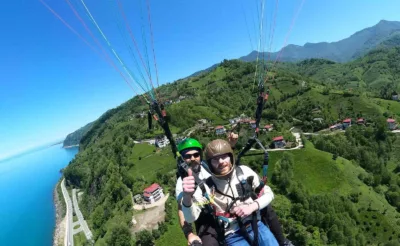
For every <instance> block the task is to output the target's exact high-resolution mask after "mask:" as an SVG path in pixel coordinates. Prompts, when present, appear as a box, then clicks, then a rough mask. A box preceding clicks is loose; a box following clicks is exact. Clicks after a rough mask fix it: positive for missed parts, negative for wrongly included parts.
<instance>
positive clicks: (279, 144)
mask: <svg viewBox="0 0 400 246" xmlns="http://www.w3.org/2000/svg"><path fill="white" fill-rule="evenodd" d="M272 141H274V146H275V148H276V149H278V148H283V147H285V145H286V142H285V139H284V138H283V136H278V137H274V138H273V139H272Z"/></svg>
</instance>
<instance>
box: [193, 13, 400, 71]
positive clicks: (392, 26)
mask: <svg viewBox="0 0 400 246" xmlns="http://www.w3.org/2000/svg"><path fill="white" fill-rule="evenodd" d="M397 45H400V22H399V21H387V20H381V21H380V22H379V23H378V24H376V25H375V26H372V27H368V28H365V29H363V30H361V31H358V32H356V33H354V34H353V35H351V36H350V37H348V38H345V39H342V40H339V41H337V42H331V43H328V42H319V43H306V44H305V45H303V46H300V45H294V44H289V45H287V46H286V47H284V48H283V49H282V50H280V51H277V52H271V53H270V52H264V53H263V52H257V51H252V52H251V53H249V54H248V55H246V56H242V57H240V58H239V60H242V61H247V62H251V61H255V60H257V55H258V56H259V58H262V57H264V59H265V60H276V58H277V57H278V55H279V53H280V52H281V54H280V55H279V61H283V62H298V61H302V60H305V59H310V58H322V59H327V60H331V61H335V62H341V63H343V62H348V61H352V60H354V59H357V58H359V57H361V56H363V55H365V54H366V53H368V51H370V50H372V49H374V48H378V47H381V46H383V47H393V46H397ZM217 65H218V64H214V65H213V66H211V67H209V68H206V69H204V70H201V71H198V72H195V73H193V74H192V75H190V76H189V77H193V76H197V75H200V74H201V73H204V72H209V71H211V70H213V69H215V68H216V66H217Z"/></svg>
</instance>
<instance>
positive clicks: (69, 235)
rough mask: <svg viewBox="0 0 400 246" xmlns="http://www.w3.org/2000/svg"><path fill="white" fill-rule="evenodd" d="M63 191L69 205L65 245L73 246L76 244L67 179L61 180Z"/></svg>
mask: <svg viewBox="0 0 400 246" xmlns="http://www.w3.org/2000/svg"><path fill="white" fill-rule="evenodd" d="M61 191H62V193H63V196H64V200H65V204H66V205H67V212H66V215H65V216H66V217H67V221H66V223H67V225H66V226H65V237H64V245H65V246H73V245H74V236H73V231H72V228H73V227H72V215H73V213H72V202H71V198H70V197H69V194H68V191H67V188H65V179H63V180H62V182H61Z"/></svg>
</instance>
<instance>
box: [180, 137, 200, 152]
mask: <svg viewBox="0 0 400 246" xmlns="http://www.w3.org/2000/svg"><path fill="white" fill-rule="evenodd" d="M191 148H197V149H199V150H200V151H202V149H203V146H201V143H199V141H197V140H196V139H194V138H186V139H185V140H183V141H182V142H180V143H179V144H178V151H179V153H181V152H182V151H183V150H185V149H191Z"/></svg>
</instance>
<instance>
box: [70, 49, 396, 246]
mask: <svg viewBox="0 0 400 246" xmlns="http://www.w3.org/2000/svg"><path fill="white" fill-rule="evenodd" d="M399 53H400V50H399V48H392V49H379V50H376V51H373V52H371V53H369V54H368V55H367V56H365V57H362V58H360V59H359V60H357V61H354V62H351V63H347V64H343V65H342V64H336V63H334V62H330V61H325V60H316V59H313V60H307V61H304V62H301V63H298V64H280V66H278V68H272V67H271V66H270V64H269V65H268V66H267V67H268V73H267V80H266V87H268V88H269V89H270V98H269V101H268V103H267V105H266V107H265V110H264V112H263V115H262V122H261V124H260V125H261V126H264V125H266V124H273V125H274V131H272V132H271V134H275V135H279V134H282V135H284V136H286V135H285V134H286V133H287V132H288V130H289V129H290V128H292V127H293V126H296V127H297V128H300V129H301V130H303V131H304V132H315V131H319V130H322V129H325V128H327V127H329V126H330V125H331V124H334V123H336V122H341V121H342V120H343V119H344V118H352V119H354V120H356V119H357V118H359V117H363V118H365V119H366V122H367V123H368V125H364V126H352V127H350V128H347V129H346V131H345V132H344V133H341V132H337V133H335V134H332V135H329V136H323V135H320V136H316V137H312V138H310V140H306V138H304V137H303V141H304V143H305V148H303V149H300V150H293V151H290V152H289V151H286V152H285V151H276V152H271V153H270V155H271V161H270V167H269V182H270V183H269V184H270V185H271V186H272V188H273V191H274V192H275V193H276V199H275V200H274V201H273V205H274V207H275V210H276V211H277V213H278V214H279V217H280V219H281V222H282V225H283V228H284V231H285V233H286V234H287V236H288V238H290V239H291V240H292V241H293V242H294V243H295V245H327V244H331V245H378V243H384V244H385V245H398V244H399V243H400V233H399V232H400V213H399V199H400V191H399V185H400V177H399V172H400V167H399V166H398V163H399V158H400V155H399V154H398V153H400V145H399V141H398V139H397V136H396V135H395V134H393V133H388V132H387V131H388V128H387V124H386V118H387V117H389V116H391V117H393V118H394V119H397V117H399V116H400V106H399V103H398V102H395V101H389V100H386V99H382V98H377V97H379V95H381V94H380V92H379V93H375V91H376V90H377V89H378V91H379V90H380V88H384V87H385V86H386V87H387V85H390V84H393V83H394V84H395V85H397V84H396V82H395V81H396V80H397V78H398V76H399V75H400V70H399V68H398V63H397V62H396V59H397V57H398V56H399ZM254 71H255V64H254V63H246V62H241V61H238V60H231V61H227V60H224V61H223V62H222V63H221V64H220V65H219V66H218V67H217V68H216V69H215V70H213V71H211V72H208V73H203V74H201V75H199V76H197V77H192V78H189V79H184V80H178V81H176V82H174V83H171V84H167V85H163V86H161V87H160V88H159V89H158V92H159V94H160V98H161V99H162V100H163V101H165V102H166V101H169V100H172V102H174V103H171V104H168V105H167V106H166V110H167V113H168V117H169V122H170V126H171V130H172V132H173V133H176V134H177V135H178V136H182V135H184V134H183V133H184V132H185V131H186V130H187V129H189V128H192V127H193V126H194V125H196V124H197V123H198V120H199V119H204V118H206V119H207V120H208V121H209V122H211V123H210V125H211V126H217V125H225V126H226V127H228V125H229V121H228V120H229V119H231V118H234V117H237V116H239V115H240V114H245V115H247V116H251V117H254V112H255V108H256V103H255V101H256V95H257V86H256V85H254ZM324 71H325V72H324ZM352 75H354V76H355V77H354V78H353V77H352ZM329 79H331V80H329ZM388 81H389V82H388ZM386 82H387V83H386ZM356 84H357V86H356ZM348 88H354V90H352V91H349V90H348ZM390 88H391V87H390ZM361 89H363V90H361ZM390 90H391V89H390ZM390 90H389V91H390ZM388 93H390V92H388ZM180 96H184V98H183V97H181V99H179V97H180ZM383 98H387V97H383ZM178 99H179V100H181V101H180V102H178ZM147 108H148V107H147V106H146V105H143V104H142V103H141V101H140V100H139V98H134V99H132V100H129V101H128V102H126V103H124V104H123V105H121V106H119V107H118V108H115V109H111V110H109V111H108V112H106V113H105V114H104V115H103V116H101V117H100V118H99V119H98V120H97V121H96V122H94V124H93V126H92V127H91V129H90V130H89V131H88V132H87V134H85V135H84V137H83V138H82V140H81V142H80V152H79V154H77V156H76V158H75V159H74V160H73V161H72V162H71V163H70V165H69V166H68V167H67V168H65V170H64V173H63V175H64V176H65V178H66V180H67V184H68V185H69V186H70V187H71V186H72V187H78V188H80V189H81V190H82V191H83V192H84V195H83V199H82V202H81V206H82V212H83V213H84V215H85V217H86V218H87V220H88V224H89V227H90V228H91V229H92V231H93V232H94V239H95V241H96V245H133V244H134V243H135V242H136V243H137V244H140V243H141V244H142V245H145V244H148V243H151V242H155V243H156V245H185V243H186V242H185V240H184V238H183V234H182V232H181V231H180V229H179V227H178V224H177V218H176V204H175V201H174V199H173V198H170V199H169V200H168V201H167V203H166V219H165V223H162V224H160V225H159V229H157V230H153V231H152V232H151V233H146V232H142V233H140V234H133V235H132V237H131V227H132V222H131V221H132V215H133V214H136V213H138V212H137V211H133V210H132V194H133V195H135V194H137V193H141V191H142V190H143V188H144V187H146V186H148V185H150V184H151V183H152V182H154V181H157V182H158V183H160V184H161V185H162V186H163V187H164V190H165V191H166V192H170V193H171V194H172V197H173V196H174V195H173V194H174V188H175V170H174V168H175V161H174V159H173V158H172V155H171V153H170V149H169V147H166V148H164V149H162V150H157V149H155V147H149V146H147V144H135V143H134V142H133V141H134V140H139V139H146V138H150V137H154V136H156V135H160V134H163V132H162V130H161V129H160V127H158V126H156V122H153V123H154V124H153V125H154V129H152V130H148V129H147V118H146V117H144V118H140V117H137V114H138V113H141V112H143V111H145V110H146V109H147ZM316 118H321V119H322V120H315V119H316ZM186 133H187V131H186ZM192 134H193V135H192V136H194V137H197V138H199V139H200V140H201V141H202V142H203V143H205V142H207V141H208V140H210V139H212V138H216V136H215V134H214V132H213V131H210V132H206V131H203V130H197V131H194V132H193V133H192ZM263 134H265V133H263ZM289 135H290V134H289ZM246 136H248V134H245V133H243V132H241V135H240V137H241V138H242V139H243V140H241V141H246V139H245V138H246ZM268 139H270V138H269V137H268V138H267V137H264V140H265V141H267V140H268ZM265 143H266V144H267V143H268V142H265ZM257 158H258V157H246V160H245V163H247V164H248V165H250V166H251V167H253V168H256V169H259V170H258V171H260V168H261V164H260V165H258V163H260V159H257ZM139 223H140V222H139ZM116 238H118V240H116ZM116 242H118V244H117V243H116Z"/></svg>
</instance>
